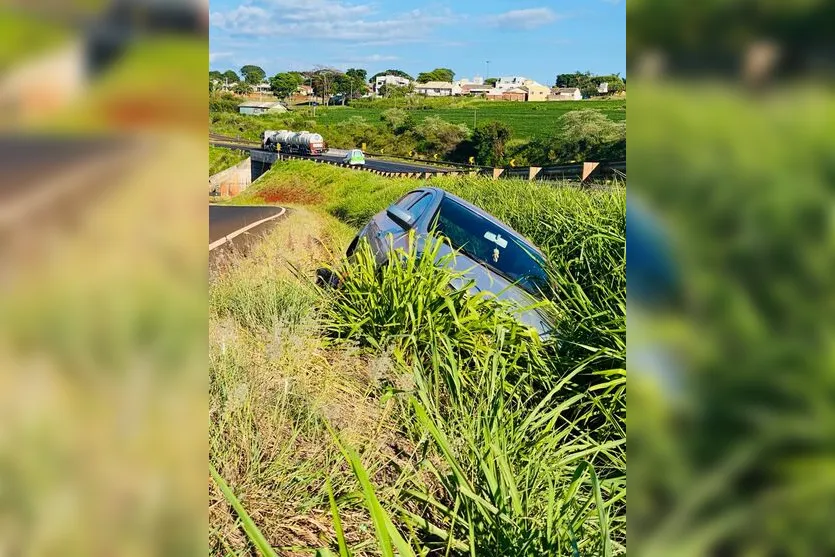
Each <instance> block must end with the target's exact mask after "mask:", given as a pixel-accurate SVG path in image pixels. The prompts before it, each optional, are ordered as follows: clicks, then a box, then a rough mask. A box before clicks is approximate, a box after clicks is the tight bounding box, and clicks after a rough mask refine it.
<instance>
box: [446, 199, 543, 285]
mask: <svg viewBox="0 0 835 557" xmlns="http://www.w3.org/2000/svg"><path fill="white" fill-rule="evenodd" d="M433 227H434V230H435V233H436V234H439V235H441V236H444V237H445V238H447V239H448V241H449V243H450V245H451V246H452V247H453V248H455V249H458V250H461V251H462V252H464V253H465V254H466V255H468V256H469V257H471V258H472V259H475V260H477V261H478V262H479V263H481V264H482V265H484V266H486V267H488V268H489V269H491V270H493V271H495V272H497V273H498V274H500V275H502V276H504V277H505V278H507V279H508V280H510V281H512V282H515V283H517V284H518V285H519V286H521V287H522V288H524V289H525V290H526V291H528V292H530V293H531V294H535V295H537V296H542V295H543V294H544V293H545V292H548V290H549V287H548V284H549V281H548V275H547V273H546V272H545V271H544V269H543V267H544V264H545V261H544V260H543V258H542V256H541V255H539V254H538V253H536V252H535V251H534V250H533V248H532V247H531V246H529V245H528V244H526V243H523V242H521V241H519V240H518V239H516V237H515V236H514V234H512V233H511V232H510V231H508V230H507V229H506V228H504V227H503V226H501V225H500V224H499V223H497V222H495V221H493V220H490V219H487V218H485V217H482V216H480V215H478V214H476V213H474V212H473V211H471V210H470V209H468V208H466V207H464V206H463V205H461V204H460V203H457V202H456V201H453V200H452V199H449V198H448V197H444V199H443V201H441V205H440V207H439V208H438V212H437V213H436V214H435V216H434V218H433Z"/></svg>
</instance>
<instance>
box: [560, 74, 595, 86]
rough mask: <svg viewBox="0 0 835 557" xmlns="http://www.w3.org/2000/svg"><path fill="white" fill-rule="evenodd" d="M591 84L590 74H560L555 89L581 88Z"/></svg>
mask: <svg viewBox="0 0 835 557" xmlns="http://www.w3.org/2000/svg"><path fill="white" fill-rule="evenodd" d="M591 82H592V75H591V72H579V71H578V72H574V73H561V74H559V75H557V82H556V86H557V87H579V88H580V89H582V88H583V87H586V86H588V85H589V84H590V83H591Z"/></svg>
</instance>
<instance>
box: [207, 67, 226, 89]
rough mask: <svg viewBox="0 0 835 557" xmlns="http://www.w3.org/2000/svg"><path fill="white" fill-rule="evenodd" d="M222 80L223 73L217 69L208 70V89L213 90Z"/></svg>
mask: <svg viewBox="0 0 835 557" xmlns="http://www.w3.org/2000/svg"><path fill="white" fill-rule="evenodd" d="M221 82H223V74H222V73H220V72H219V71H217V70H212V71H210V72H209V91H210V92H211V91H215V90H216V89H218V88H219V84H220V83H221Z"/></svg>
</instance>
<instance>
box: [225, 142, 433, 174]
mask: <svg viewBox="0 0 835 557" xmlns="http://www.w3.org/2000/svg"><path fill="white" fill-rule="evenodd" d="M209 144H210V145H212V146H213V147H225V148H227V149H240V148H242V147H243V148H247V146H246V145H243V144H240V143H233V142H231V141H227V140H219V139H212V140H210V141H209ZM252 150H255V151H260V150H261V149H252ZM339 152H340V153H344V150H340V151H339ZM300 156H301V157H303V158H309V159H323V160H327V161H332V162H342V157H343V156H344V154H339V155H329V154H324V155H320V156H317V157H312V156H307V157H305V156H304V155H300ZM365 166H366V167H367V168H372V169H374V170H379V171H381V172H439V173H444V172H448V171H449V170H448V169H444V168H440V167H437V166H429V165H426V164H419V163H411V162H396V161H384V160H379V159H375V158H374V157H369V156H366V157H365Z"/></svg>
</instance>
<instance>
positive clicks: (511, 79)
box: [496, 75, 530, 89]
mask: <svg viewBox="0 0 835 557" xmlns="http://www.w3.org/2000/svg"><path fill="white" fill-rule="evenodd" d="M528 81H530V79H528V78H527V77H522V76H520V75H513V76H507V77H500V78H499V79H498V81H496V89H515V88H517V87H521V86H522V85H524V84H525V83H527V82H528Z"/></svg>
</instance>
